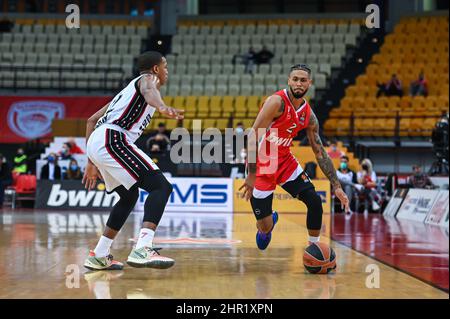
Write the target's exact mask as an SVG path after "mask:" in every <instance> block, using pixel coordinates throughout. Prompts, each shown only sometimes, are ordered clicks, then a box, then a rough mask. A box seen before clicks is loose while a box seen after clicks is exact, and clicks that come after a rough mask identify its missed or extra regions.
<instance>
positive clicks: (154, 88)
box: [139, 74, 184, 120]
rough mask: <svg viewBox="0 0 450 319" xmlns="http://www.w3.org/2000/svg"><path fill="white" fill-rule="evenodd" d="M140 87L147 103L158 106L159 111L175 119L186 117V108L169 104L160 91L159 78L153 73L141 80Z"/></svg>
mask: <svg viewBox="0 0 450 319" xmlns="http://www.w3.org/2000/svg"><path fill="white" fill-rule="evenodd" d="M139 82H140V83H139V89H140V91H141V94H142V95H143V96H144V99H145V101H146V102H147V104H149V105H151V106H154V107H156V109H157V110H158V111H159V113H161V114H163V115H165V116H167V117H169V118H173V119H177V120H181V119H183V118H184V116H183V113H184V110H180V109H176V108H173V107H170V106H167V105H166V104H165V103H164V101H163V99H162V98H161V94H160V93H159V89H158V85H159V79H158V77H156V76H155V75H153V74H146V75H144V76H143V77H142V78H141V79H140V80H139Z"/></svg>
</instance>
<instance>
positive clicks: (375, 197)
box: [357, 158, 381, 213]
mask: <svg viewBox="0 0 450 319" xmlns="http://www.w3.org/2000/svg"><path fill="white" fill-rule="evenodd" d="M361 168H362V170H361V171H359V172H358V173H357V179H358V183H359V184H361V185H363V186H364V188H363V189H362V194H363V195H364V196H365V198H364V199H365V201H364V213H367V212H368V210H369V205H371V207H372V210H373V211H378V210H379V209H380V208H381V207H380V205H379V204H378V201H379V200H380V198H381V197H380V195H379V194H378V192H377V190H376V188H377V174H376V173H375V171H374V170H373V165H372V162H371V161H370V160H369V159H368V158H366V159H364V160H363V161H362V163H361Z"/></svg>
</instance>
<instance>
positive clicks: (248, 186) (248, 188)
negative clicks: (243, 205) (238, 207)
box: [239, 174, 256, 201]
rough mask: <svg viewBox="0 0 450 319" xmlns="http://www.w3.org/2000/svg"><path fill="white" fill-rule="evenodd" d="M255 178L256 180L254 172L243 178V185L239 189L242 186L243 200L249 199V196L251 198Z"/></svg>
mask: <svg viewBox="0 0 450 319" xmlns="http://www.w3.org/2000/svg"><path fill="white" fill-rule="evenodd" d="M255 180H256V175H255V174H249V175H248V176H247V178H246V179H245V182H244V185H242V186H241V187H240V188H239V190H241V189H243V188H244V194H243V195H242V197H244V198H245V200H247V201H248V200H250V198H252V194H253V188H254V187H255Z"/></svg>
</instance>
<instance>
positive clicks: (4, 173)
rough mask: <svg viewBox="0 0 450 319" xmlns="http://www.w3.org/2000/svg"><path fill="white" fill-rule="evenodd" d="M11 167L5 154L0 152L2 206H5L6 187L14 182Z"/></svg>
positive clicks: (0, 197) (0, 194)
mask: <svg viewBox="0 0 450 319" xmlns="http://www.w3.org/2000/svg"><path fill="white" fill-rule="evenodd" d="M12 181H13V180H12V175H11V167H10V166H9V164H8V162H7V161H6V158H5V157H4V156H3V154H0V208H2V207H3V198H4V195H5V189H6V187H7V186H9V185H11V184H12Z"/></svg>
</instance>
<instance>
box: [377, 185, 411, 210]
mask: <svg viewBox="0 0 450 319" xmlns="http://www.w3.org/2000/svg"><path fill="white" fill-rule="evenodd" d="M407 193H408V189H407V188H401V189H397V190H395V193H394V196H392V198H391V200H390V201H389V203H388V205H387V206H386V208H385V209H384V212H383V215H384V216H386V217H395V215H397V212H398V209H399V208H400V206H401V204H402V203H403V200H404V199H405V197H406V194H407Z"/></svg>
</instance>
